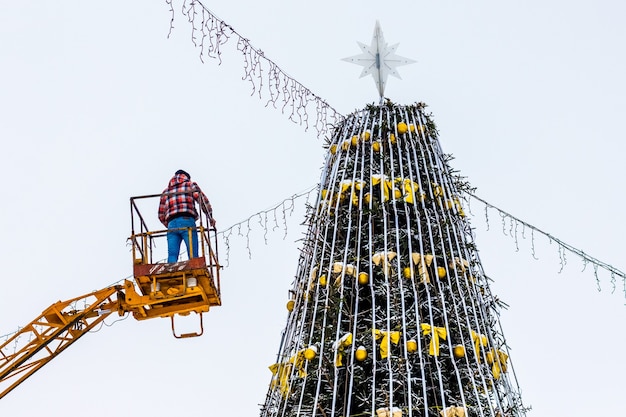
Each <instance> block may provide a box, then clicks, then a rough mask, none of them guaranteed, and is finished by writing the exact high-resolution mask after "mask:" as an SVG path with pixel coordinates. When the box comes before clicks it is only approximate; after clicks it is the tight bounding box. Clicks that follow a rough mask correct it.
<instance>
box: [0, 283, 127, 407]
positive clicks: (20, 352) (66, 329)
mask: <svg viewBox="0 0 626 417" xmlns="http://www.w3.org/2000/svg"><path fill="white" fill-rule="evenodd" d="M120 291H121V287H119V286H115V287H109V288H105V289H103V290H100V291H94V292H92V293H90V294H86V295H83V296H81V297H76V298H73V299H71V300H67V301H59V302H57V303H54V304H52V305H51V306H50V307H48V308H47V309H45V310H44V311H43V313H41V314H40V315H39V317H37V318H36V319H35V320H33V321H31V322H30V323H28V324H27V325H26V326H25V327H23V328H21V329H19V330H18V331H17V332H16V333H15V334H13V336H11V337H10V338H8V339H7V340H6V341H5V342H4V343H2V345H0V398H2V397H4V396H5V395H6V394H8V393H9V392H10V391H11V390H13V389H14V388H15V387H16V386H18V385H19V384H20V383H21V382H22V381H24V380H25V379H26V378H28V377H29V376H31V375H32V374H33V373H35V372H36V371H38V370H39V369H41V367H42V366H44V365H45V364H47V363H48V362H50V361H51V360H52V359H53V358H55V357H56V356H57V355H59V354H60V353H61V352H63V351H64V350H65V349H66V348H67V347H69V346H70V345H71V344H72V343H74V342H75V341H76V340H78V339H79V338H80V337H81V336H83V335H84V334H85V333H87V332H88V331H89V330H91V329H93V328H94V327H95V326H97V325H98V324H99V323H101V322H102V321H103V320H104V319H105V318H107V317H108V316H109V314H111V313H113V312H116V311H117V312H119V313H120V314H124V312H123V310H120V302H119V301H120V300H123V299H124V297H123V294H122V296H121V297H120ZM81 305H82V306H83V307H82V308H81V307H79V306H81Z"/></svg>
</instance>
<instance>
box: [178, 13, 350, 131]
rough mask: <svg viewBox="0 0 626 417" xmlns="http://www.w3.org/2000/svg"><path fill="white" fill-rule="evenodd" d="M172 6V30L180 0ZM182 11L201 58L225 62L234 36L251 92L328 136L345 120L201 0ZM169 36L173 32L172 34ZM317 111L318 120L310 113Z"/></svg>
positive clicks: (303, 124) (307, 126) (301, 123)
mask: <svg viewBox="0 0 626 417" xmlns="http://www.w3.org/2000/svg"><path fill="white" fill-rule="evenodd" d="M166 3H167V4H168V5H169V7H170V12H171V16H172V17H171V20H170V34H171V33H172V31H173V30H174V21H175V16H176V12H175V8H174V7H175V3H177V2H176V0H166ZM179 10H180V13H181V14H182V16H184V17H186V18H187V20H188V22H189V23H190V25H191V41H192V42H193V44H194V45H195V46H196V47H197V48H198V49H199V50H200V53H199V56H200V60H201V61H202V62H204V59H205V57H207V58H212V59H217V60H218V61H219V62H220V63H221V62H222V48H223V47H224V46H226V45H227V44H228V43H229V41H231V40H234V42H235V43H236V47H237V51H239V52H240V53H241V55H242V57H243V76H242V79H243V80H244V81H248V82H250V84H251V86H252V93H251V95H254V94H257V95H258V97H259V99H263V98H266V100H267V101H266V104H265V105H266V106H269V105H271V106H272V107H274V108H279V107H280V110H281V111H282V113H283V114H285V115H287V117H288V118H289V120H291V121H292V122H294V123H297V124H299V125H301V126H304V128H305V130H308V128H309V126H310V125H312V126H313V127H314V128H315V130H316V131H317V135H318V137H323V136H325V135H326V134H327V133H328V131H329V129H330V127H331V126H332V125H335V124H336V123H337V122H338V121H340V120H341V118H342V116H341V114H340V113H339V112H337V111H336V110H335V109H334V108H333V107H332V106H330V105H329V104H328V103H327V102H326V101H325V100H323V99H322V98H321V97H319V96H317V95H316V94H314V93H313V92H312V91H311V90H309V89H308V88H307V87H305V86H304V85H302V84H301V83H300V82H298V81H297V80H295V79H294V78H293V77H290V76H289V75H288V74H287V73H285V72H284V71H283V70H282V69H281V68H280V67H279V66H278V65H277V64H276V63H275V62H274V61H272V60H271V59H269V58H267V57H266V56H265V55H264V53H263V51H261V50H260V49H258V48H255V47H254V46H252V44H250V42H249V41H248V39H246V38H244V37H243V36H241V35H240V34H239V33H238V32H237V31H236V30H235V29H233V27H232V26H230V25H229V24H227V23H225V22H224V21H223V20H221V19H219V18H218V17H217V16H215V14H214V13H212V12H211V11H210V10H209V9H208V8H207V7H206V6H205V5H204V4H202V3H201V2H200V1H197V0H182V1H181V2H180V8H179ZM168 36H169V35H168ZM311 114H312V115H314V120H311V119H310V115H311Z"/></svg>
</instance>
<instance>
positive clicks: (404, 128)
mask: <svg viewBox="0 0 626 417" xmlns="http://www.w3.org/2000/svg"><path fill="white" fill-rule="evenodd" d="M397 130H398V134H399V135H404V134H405V133H406V132H407V131H408V130H409V127H408V126H407V125H406V123H404V122H400V123H398V126H397Z"/></svg>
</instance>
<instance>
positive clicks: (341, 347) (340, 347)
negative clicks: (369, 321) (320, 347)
mask: <svg viewBox="0 0 626 417" xmlns="http://www.w3.org/2000/svg"><path fill="white" fill-rule="evenodd" d="M351 344H352V333H346V334H344V335H343V336H342V337H341V338H340V339H339V340H337V341H336V342H335V343H333V348H334V349H335V350H336V351H337V359H335V366H336V367H340V366H343V354H344V351H345V349H346V348H347V347H348V346H350V345H351Z"/></svg>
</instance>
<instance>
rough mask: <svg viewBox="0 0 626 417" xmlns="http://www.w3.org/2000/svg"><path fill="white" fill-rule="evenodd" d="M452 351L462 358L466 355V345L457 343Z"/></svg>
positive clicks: (456, 356) (455, 355)
mask: <svg viewBox="0 0 626 417" xmlns="http://www.w3.org/2000/svg"><path fill="white" fill-rule="evenodd" d="M452 353H453V354H454V357H455V358H462V357H463V356H465V347H464V346H463V345H456V346H455V347H454V348H452Z"/></svg>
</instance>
